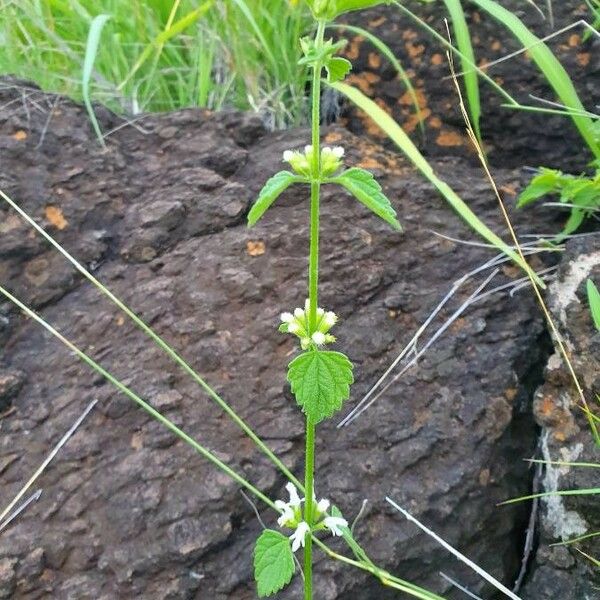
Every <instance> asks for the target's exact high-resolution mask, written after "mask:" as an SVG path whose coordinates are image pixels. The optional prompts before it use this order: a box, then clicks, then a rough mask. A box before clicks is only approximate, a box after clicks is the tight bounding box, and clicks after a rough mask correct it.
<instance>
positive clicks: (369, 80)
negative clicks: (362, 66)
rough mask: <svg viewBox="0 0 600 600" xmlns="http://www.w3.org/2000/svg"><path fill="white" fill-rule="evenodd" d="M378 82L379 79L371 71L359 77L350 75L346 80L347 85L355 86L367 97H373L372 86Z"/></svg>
mask: <svg viewBox="0 0 600 600" xmlns="http://www.w3.org/2000/svg"><path fill="white" fill-rule="evenodd" d="M380 80H381V77H379V75H377V74H376V73H372V72H371V71H365V72H364V73H360V75H356V74H352V75H349V76H348V77H347V78H346V82H347V83H349V84H354V85H356V86H357V87H358V88H359V89H360V91H361V92H363V93H364V94H367V96H372V95H373V84H374V83H378V82H379V81H380Z"/></svg>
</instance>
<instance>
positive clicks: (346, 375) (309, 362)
mask: <svg viewBox="0 0 600 600" xmlns="http://www.w3.org/2000/svg"><path fill="white" fill-rule="evenodd" d="M287 379H288V381H289V382H290V384H291V386H292V393H293V394H294V395H295V396H296V401H297V402H298V405H299V406H301V407H302V410H303V412H304V413H305V414H306V415H307V416H309V417H310V418H311V419H312V420H313V421H314V422H315V423H319V422H320V421H323V420H324V419H327V418H329V417H331V416H332V415H333V414H334V413H335V412H336V411H338V410H339V409H340V408H342V404H343V403H344V400H347V399H348V398H349V397H350V384H352V383H353V382H354V376H353V375H352V363H351V362H350V361H349V360H348V357H346V356H345V355H344V354H342V353H341V352H331V351H323V350H312V351H309V352H304V353H303V354H300V355H299V356H297V357H296V358H295V359H294V360H293V361H292V362H291V363H290V364H289V367H288V376H287Z"/></svg>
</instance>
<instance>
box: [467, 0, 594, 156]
mask: <svg viewBox="0 0 600 600" xmlns="http://www.w3.org/2000/svg"><path fill="white" fill-rule="evenodd" d="M472 2H473V3H474V4H476V5H477V6H479V8H481V9H482V10H484V11H485V12H487V13H488V14H490V15H491V16H492V17H494V18H495V19H496V20H498V21H500V23H502V24H503V25H504V26H505V27H506V28H507V29H508V30H509V31H510V32H511V33H512V34H513V35H514V36H515V37H516V38H517V39H518V40H519V41H520V42H521V44H522V45H523V47H524V48H526V49H527V50H528V52H529V54H530V55H531V58H532V59H533V60H534V62H535V63H536V64H537V66H538V68H539V69H540V71H541V72H542V73H543V74H544V76H545V78H546V80H547V81H548V83H549V84H550V85H551V86H552V88H553V89H554V91H555V92H556V95H557V96H558V97H559V98H560V100H561V102H562V103H563V104H564V105H565V106H566V107H568V108H571V109H574V110H576V111H585V108H584V106H583V104H582V103H581V100H580V99H579V96H578V95H577V91H576V90H575V87H574V85H573V82H572V81H571V78H570V77H569V75H568V73H567V71H566V70H565V68H564V67H563V66H562V65H561V63H560V62H559V60H558V59H557V58H556V56H554V54H553V53H552V51H551V50H550V48H548V46H547V45H546V44H545V43H544V42H543V41H542V40H540V38H538V37H537V36H536V35H535V34H534V33H532V32H531V31H530V30H529V29H528V28H527V27H526V26H525V24H524V23H523V22H522V21H521V20H520V19H519V18H518V17H517V16H516V15H515V14H514V13H513V12H511V11H509V10H507V9H506V8H504V7H503V6H500V4H498V3H497V2H494V1H493V0H472ZM571 118H572V119H573V122H574V124H575V126H576V127H577V129H578V130H579V132H580V133H581V137H582V138H583V139H584V140H585V142H586V143H587V145H588V147H589V148H590V150H591V151H592V153H593V154H594V156H595V157H596V158H600V145H599V143H598V140H597V139H596V137H595V135H594V123H593V121H592V120H591V119H590V118H588V117H585V116H582V115H580V114H577V115H576V114H573V115H572V116H571Z"/></svg>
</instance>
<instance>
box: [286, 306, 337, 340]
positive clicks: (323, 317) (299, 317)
mask: <svg viewBox="0 0 600 600" xmlns="http://www.w3.org/2000/svg"><path fill="white" fill-rule="evenodd" d="M309 313H310V303H309V301H308V300H306V302H305V304H304V309H302V308H296V309H295V310H294V313H293V314H292V313H289V312H284V313H281V321H282V322H281V325H280V326H279V331H281V332H282V333H291V334H292V335H295V336H297V337H298V338H299V339H300V346H301V347H302V350H306V349H307V348H309V347H310V346H317V347H318V346H324V345H325V344H331V343H333V342H335V337H334V336H333V335H331V334H329V333H328V332H329V330H330V329H331V328H332V327H333V326H334V325H335V324H336V323H337V315H336V314H335V313H334V312H332V311H325V310H323V309H322V308H317V322H316V326H315V327H316V328H315V330H314V331H311V330H310V324H309Z"/></svg>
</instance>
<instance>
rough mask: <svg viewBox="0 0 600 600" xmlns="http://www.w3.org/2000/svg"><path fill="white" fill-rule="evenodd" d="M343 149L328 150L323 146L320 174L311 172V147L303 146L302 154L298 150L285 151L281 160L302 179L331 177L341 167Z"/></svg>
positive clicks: (339, 147)
mask: <svg viewBox="0 0 600 600" xmlns="http://www.w3.org/2000/svg"><path fill="white" fill-rule="evenodd" d="M343 156H344V149H343V148H342V147H341V146H335V147H333V148H330V147H329V146H324V147H323V148H322V150H321V173H320V174H315V173H314V172H313V161H314V152H313V147H312V146H305V147H304V152H300V151H299V150H286V151H285V152H284V153H283V160H284V162H286V163H289V165H290V167H292V170H293V171H294V172H295V173H297V174H298V175H302V176H303V177H311V176H319V175H320V176H322V177H329V176H330V175H333V174H334V173H335V172H336V171H337V170H338V169H339V168H340V167H341V166H342V158H343Z"/></svg>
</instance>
